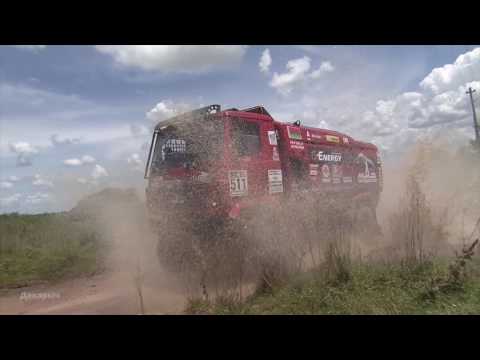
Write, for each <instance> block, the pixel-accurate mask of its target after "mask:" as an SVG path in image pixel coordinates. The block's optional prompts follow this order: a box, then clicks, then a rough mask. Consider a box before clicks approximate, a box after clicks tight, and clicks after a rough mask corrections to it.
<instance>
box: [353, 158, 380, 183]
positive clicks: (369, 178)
mask: <svg viewBox="0 0 480 360" xmlns="http://www.w3.org/2000/svg"><path fill="white" fill-rule="evenodd" d="M356 161H358V162H359V163H360V165H361V166H362V170H361V171H360V172H359V173H358V175H357V182H358V183H360V184H362V183H363V184H364V183H374V182H377V174H376V172H375V162H373V160H372V159H370V158H368V157H367V156H365V154H363V153H360V154H358V156H357V158H356Z"/></svg>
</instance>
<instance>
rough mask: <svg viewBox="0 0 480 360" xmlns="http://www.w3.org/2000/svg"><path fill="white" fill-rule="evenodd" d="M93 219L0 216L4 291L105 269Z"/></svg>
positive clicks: (0, 267)
mask: <svg viewBox="0 0 480 360" xmlns="http://www.w3.org/2000/svg"><path fill="white" fill-rule="evenodd" d="M93 229H95V226H94V223H93V220H92V219H89V218H87V217H76V218H75V217H73V216H71V215H68V214H66V213H59V214H39V215H19V214H6V215H0V288H12V287H20V286H26V285H30V284H33V283H38V282H44V281H54V280H59V279H62V278H66V277H70V276H78V275H89V274H93V273H96V272H98V271H100V270H101V268H102V254H103V251H102V250H103V246H102V245H101V243H100V241H99V240H100V237H99V234H98V233H96V232H95V230H93Z"/></svg>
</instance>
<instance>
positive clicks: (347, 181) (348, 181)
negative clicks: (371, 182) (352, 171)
mask: <svg viewBox="0 0 480 360" xmlns="http://www.w3.org/2000/svg"><path fill="white" fill-rule="evenodd" d="M342 180H343V182H344V183H345V184H348V183H351V182H352V181H353V179H352V177H351V176H344V177H343V179H342Z"/></svg>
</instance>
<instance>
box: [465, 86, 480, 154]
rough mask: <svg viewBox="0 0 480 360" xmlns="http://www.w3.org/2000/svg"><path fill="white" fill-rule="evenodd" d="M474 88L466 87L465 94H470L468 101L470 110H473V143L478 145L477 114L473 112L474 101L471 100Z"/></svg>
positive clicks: (479, 142) (479, 141) (479, 143)
mask: <svg viewBox="0 0 480 360" xmlns="http://www.w3.org/2000/svg"><path fill="white" fill-rule="evenodd" d="M475 91H476V90H474V89H472V88H471V87H469V88H468V91H467V92H466V94H468V95H470V102H471V103H472V112H473V128H474V129H475V143H476V144H477V145H480V140H479V137H480V135H479V133H478V123H477V114H476V112H475V103H474V102H473V93H474V92H475Z"/></svg>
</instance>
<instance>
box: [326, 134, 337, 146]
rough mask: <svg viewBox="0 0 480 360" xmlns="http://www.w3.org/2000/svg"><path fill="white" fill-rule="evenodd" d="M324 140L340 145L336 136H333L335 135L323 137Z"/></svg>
mask: <svg viewBox="0 0 480 360" xmlns="http://www.w3.org/2000/svg"><path fill="white" fill-rule="evenodd" d="M325 138H326V139H327V141H330V142H334V143H337V144H339V143H340V138H339V137H338V136H335V135H325Z"/></svg>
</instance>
